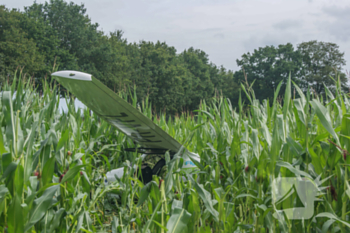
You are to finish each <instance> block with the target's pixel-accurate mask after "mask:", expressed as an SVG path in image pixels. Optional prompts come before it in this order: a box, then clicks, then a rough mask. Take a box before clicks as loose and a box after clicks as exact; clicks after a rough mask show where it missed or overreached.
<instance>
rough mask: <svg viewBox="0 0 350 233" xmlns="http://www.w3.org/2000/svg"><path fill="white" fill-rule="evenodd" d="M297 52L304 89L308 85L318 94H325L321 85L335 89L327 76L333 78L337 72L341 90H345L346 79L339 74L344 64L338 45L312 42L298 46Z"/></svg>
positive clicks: (342, 74) (342, 54)
mask: <svg viewBox="0 0 350 233" xmlns="http://www.w3.org/2000/svg"><path fill="white" fill-rule="evenodd" d="M298 51H299V52H300V55H301V57H302V60H303V73H302V75H301V76H300V77H301V78H302V79H303V81H304V88H306V87H307V84H309V85H310V87H312V88H313V89H314V90H315V91H316V93H320V94H321V93H322V94H323V93H324V92H325V89H324V85H323V84H325V85H326V86H327V87H328V88H331V87H332V89H335V86H334V81H333V80H332V79H330V78H329V76H332V77H335V76H337V75H338V72H339V78H340V81H341V83H342V88H343V89H346V87H347V84H346V82H347V79H346V77H345V74H344V73H342V72H340V71H341V68H342V66H345V64H346V63H345V59H344V53H341V52H340V51H339V46H338V45H336V44H335V43H326V42H321V41H316V40H314V41H309V42H303V43H301V44H299V45H298ZM305 83H306V84H305Z"/></svg>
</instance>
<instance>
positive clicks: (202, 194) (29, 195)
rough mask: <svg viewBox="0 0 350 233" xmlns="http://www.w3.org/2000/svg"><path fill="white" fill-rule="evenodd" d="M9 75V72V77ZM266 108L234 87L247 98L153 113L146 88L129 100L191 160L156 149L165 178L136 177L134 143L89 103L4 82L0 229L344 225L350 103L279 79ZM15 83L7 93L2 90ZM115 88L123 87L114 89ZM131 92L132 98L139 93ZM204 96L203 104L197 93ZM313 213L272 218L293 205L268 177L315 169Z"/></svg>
mask: <svg viewBox="0 0 350 233" xmlns="http://www.w3.org/2000/svg"><path fill="white" fill-rule="evenodd" d="M14 83H16V82H14ZM280 85H281V83H280V84H279V86H278V87H277V91H276V92H275V93H274V96H275V98H274V100H273V101H272V104H271V107H270V104H269V102H268V100H263V101H262V102H260V101H259V100H257V99H256V98H255V93H254V91H253V90H252V89H249V86H242V88H244V89H243V92H242V93H245V94H246V96H247V99H248V101H249V105H250V106H251V107H250V108H244V106H243V104H242V102H241V98H239V102H238V105H239V107H238V109H234V108H233V107H232V105H231V103H230V101H229V100H228V99H225V98H221V97H216V98H212V99H211V100H209V102H206V101H202V104H201V106H200V108H199V110H198V111H197V114H196V115H195V116H192V115H187V114H183V115H180V116H178V117H175V118H174V119H171V118H169V119H166V115H165V114H160V115H158V116H153V117H152V111H151V107H150V104H149V103H148V99H145V100H144V101H137V98H136V96H133V97H132V105H133V106H134V107H136V108H138V109H139V110H140V111H141V112H143V114H145V115H146V116H148V117H151V118H152V119H153V121H154V122H156V123H157V124H158V125H159V126H160V127H162V128H163V129H164V130H166V131H167V132H168V133H169V134H170V135H171V136H173V137H174V138H175V139H177V140H178V141H179V142H181V143H184V145H185V146H186V147H187V148H188V149H189V150H190V151H192V152H196V153H198V154H199V155H200V158H201V161H200V164H198V168H199V171H194V172H192V173H187V172H186V171H185V170H181V167H182V166H183V161H182V158H181V156H180V154H181V152H179V153H178V154H177V155H175V156H174V157H173V158H172V159H170V156H169V154H165V158H166V173H165V177H153V181H152V182H150V183H148V184H146V185H143V184H142V183H141V182H140V181H138V179H137V177H136V172H135V169H134V168H133V166H131V165H132V164H141V160H140V157H139V156H138V155H137V154H135V153H131V152H125V150H124V148H126V147H133V146H134V145H133V142H132V141H131V140H130V139H128V138H126V137H125V135H123V134H122V133H119V132H118V131H116V130H115V129H114V128H112V127H111V126H109V125H108V124H107V123H106V122H104V121H102V120H100V119H99V118H98V117H97V116H96V115H95V114H92V115H90V111H89V110H88V109H85V110H83V111H81V110H79V111H75V107H74V102H73V101H72V100H69V99H67V104H68V112H67V113H60V111H59V109H58V99H59V96H57V93H58V92H59V90H58V89H57V86H55V85H53V84H50V85H49V84H48V83H46V82H44V83H43V85H42V86H43V87H44V91H43V93H42V96H39V95H38V94H36V93H35V91H34V89H33V86H32V85H31V83H30V82H27V81H26V80H24V79H19V81H18V84H17V86H16V84H13V85H12V86H8V85H6V84H5V85H4V86H3V87H2V95H1V101H0V103H1V106H0V109H1V111H0V119H1V130H0V153H1V160H0V161H1V166H0V177H1V180H0V219H1V220H0V230H2V231H4V230H5V229H6V228H7V230H8V232H25V231H27V232H74V231H75V232H110V231H112V232H182V233H184V232H270V231H273V232H337V231H341V232H342V233H345V232H349V230H350V228H349V227H350V225H349V223H348V221H349V217H350V209H349V204H350V203H349V202H350V185H349V164H350V155H349V153H348V151H349V148H350V131H349V129H350V125H349V124H350V121H349V116H350V110H349V109H350V103H349V97H348V95H346V94H345V93H343V92H342V91H341V86H340V81H339V80H338V81H337V83H336V87H337V90H336V94H335V95H333V94H332V93H331V92H330V91H329V90H328V89H327V87H325V89H326V93H327V98H325V99H324V100H322V99H320V98H319V97H318V96H315V95H313V94H311V93H310V91H307V94H306V95H305V94H303V92H302V91H301V89H300V88H298V86H296V85H294V88H296V90H297V91H298V93H299V95H300V98H297V99H293V98H291V97H292V95H291V90H292V85H291V79H290V78H289V79H288V80H287V85H286V91H285V98H284V104H283V106H282V105H281V104H280V101H277V96H278V94H279V93H278V90H279V87H280ZM12 93H14V95H13V94H12ZM120 95H121V96H122V97H124V98H130V97H131V96H129V97H128V93H122V92H121V93H120ZM139 100H140V99H139ZM207 103H208V104H207ZM120 166H122V167H124V169H125V174H124V176H123V177H122V179H120V180H117V181H115V182H113V183H111V184H108V185H105V184H104V182H103V175H104V174H105V172H106V171H108V170H111V169H115V168H117V167H120ZM330 175H332V177H331V178H330V179H329V180H326V182H325V183H324V185H325V186H328V187H329V188H328V189H326V190H324V191H325V195H321V196H319V198H321V200H322V201H317V202H316V203H315V206H314V211H315V213H314V215H313V218H311V219H305V220H303V221H302V220H288V219H285V218H284V217H283V216H280V218H279V219H276V218H274V217H273V214H274V213H276V210H279V209H282V208H283V209H286V208H289V207H293V206H297V204H298V203H297V201H296V200H297V197H296V196H295V195H291V196H290V197H288V199H286V201H285V202H283V203H281V204H276V205H274V204H273V203H272V202H271V195H272V194H271V184H272V180H273V178H274V177H278V176H282V177H297V176H302V177H309V178H312V179H316V178H317V177H319V176H320V179H325V178H326V177H328V176H330Z"/></svg>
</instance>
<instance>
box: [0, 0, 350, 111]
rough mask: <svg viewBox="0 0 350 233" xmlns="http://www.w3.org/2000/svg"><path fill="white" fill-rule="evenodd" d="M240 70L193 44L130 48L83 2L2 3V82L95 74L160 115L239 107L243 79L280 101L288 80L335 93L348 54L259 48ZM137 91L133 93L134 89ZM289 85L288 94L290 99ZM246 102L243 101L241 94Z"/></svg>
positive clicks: (317, 48)
mask: <svg viewBox="0 0 350 233" xmlns="http://www.w3.org/2000/svg"><path fill="white" fill-rule="evenodd" d="M236 62H237V65H238V66H239V68H240V69H239V70H238V71H236V72H233V71H231V70H227V69H225V68H224V67H223V66H216V65H215V64H213V63H211V62H210V61H209V59H208V54H206V53H205V52H204V51H202V50H199V49H194V48H193V47H191V48H188V49H186V50H184V51H182V52H181V53H178V52H177V51H176V49H175V48H174V47H172V46H169V45H167V44H166V43H165V42H159V41H158V42H156V43H153V42H147V41H140V42H138V43H129V42H128V41H127V39H126V38H124V37H123V32H122V31H120V30H117V31H114V32H109V33H105V32H103V31H102V30H100V29H99V25H98V24H97V23H92V22H91V20H90V18H89V17H88V15H87V14H86V8H85V7H84V5H83V4H81V5H77V4H75V3H73V2H70V3H68V2H65V1H64V0H50V2H45V3H44V4H38V3H36V2H34V3H33V4H32V5H31V6H29V7H24V10H23V11H20V10H17V9H12V10H10V9H7V8H6V7H5V6H0V82H1V83H3V82H7V81H10V82H11V81H12V78H13V75H14V72H15V71H16V69H17V68H18V67H20V69H22V72H23V73H26V74H28V76H30V77H31V78H32V79H33V80H34V82H35V83H36V84H37V87H38V90H39V91H40V89H41V86H40V85H41V80H42V79H43V78H50V76H49V74H50V73H51V72H52V68H53V67H54V66H55V67H57V66H58V70H79V71H83V72H87V73H90V74H92V75H94V77H96V78H98V79H99V80H100V81H102V82H103V83H104V84H106V85H107V86H108V87H110V88H111V89H112V90H114V91H115V92H118V91H120V90H123V89H124V90H125V89H128V88H130V87H132V86H134V85H136V86H137V88H136V92H137V96H138V98H140V99H143V98H146V96H148V98H149V100H150V101H151V103H152V105H153V108H154V110H155V111H156V112H159V111H166V112H168V113H170V114H174V113H177V112H181V111H191V110H194V109H197V108H198V105H199V103H200V101H201V100H208V99H210V98H212V97H213V96H215V95H222V96H225V97H227V98H229V99H230V100H231V102H232V103H233V105H235V104H236V103H237V101H238V98H239V90H240V85H241V83H242V82H244V83H249V85H251V84H253V85H252V88H253V89H254V91H255V93H256V96H257V98H258V99H271V98H273V93H274V90H275V89H276V87H277V85H278V83H279V82H281V81H282V83H286V80H287V78H288V75H289V74H291V76H292V79H293V81H294V82H295V83H297V84H298V85H299V86H300V87H301V88H303V89H304V90H305V89H307V88H308V87H311V88H312V89H313V90H314V91H315V92H316V93H319V94H322V93H323V92H324V88H323V83H325V84H326V85H327V86H329V87H330V88H332V85H333V81H332V79H331V78H329V76H333V77H339V78H340V79H341V81H342V84H343V88H347V84H346V75H345V74H344V73H343V72H341V68H342V67H343V66H344V65H345V60H344V53H341V52H340V51H339V46H338V45H336V44H334V43H326V42H318V41H309V42H303V43H301V44H299V45H298V46H297V47H296V48H294V46H293V45H292V44H290V43H287V44H285V45H278V46H266V47H263V48H258V49H256V50H254V52H252V53H246V54H243V55H242V57H241V58H240V59H237V60H236ZM131 89H132V88H131ZM283 92H284V87H283V85H282V89H281V92H280V93H282V94H283ZM242 97H243V98H244V96H242Z"/></svg>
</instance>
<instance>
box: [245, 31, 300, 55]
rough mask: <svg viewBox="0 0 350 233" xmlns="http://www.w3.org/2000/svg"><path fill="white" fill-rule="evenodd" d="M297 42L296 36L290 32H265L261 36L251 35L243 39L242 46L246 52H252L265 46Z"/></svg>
mask: <svg viewBox="0 0 350 233" xmlns="http://www.w3.org/2000/svg"><path fill="white" fill-rule="evenodd" d="M297 42H298V36H296V35H294V34H291V33H284V34H275V33H273V34H270V33H268V34H265V35H262V36H252V37H250V38H248V39H246V40H245V41H244V43H243V44H244V47H245V49H246V52H250V53H252V52H254V49H258V48H259V47H265V46H271V45H273V46H278V45H280V44H287V43H292V44H296V43H297Z"/></svg>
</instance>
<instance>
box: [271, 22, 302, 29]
mask: <svg viewBox="0 0 350 233" xmlns="http://www.w3.org/2000/svg"><path fill="white" fill-rule="evenodd" d="M273 27H274V28H276V29H278V30H288V29H294V28H300V27H302V22H301V20H293V19H287V20H283V21H281V22H279V23H276V24H274V25H273Z"/></svg>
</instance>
